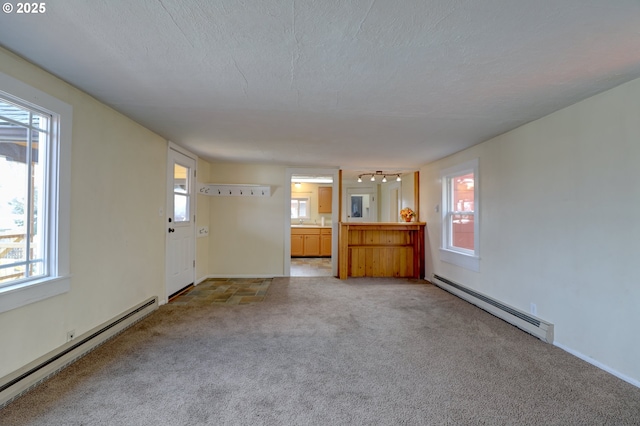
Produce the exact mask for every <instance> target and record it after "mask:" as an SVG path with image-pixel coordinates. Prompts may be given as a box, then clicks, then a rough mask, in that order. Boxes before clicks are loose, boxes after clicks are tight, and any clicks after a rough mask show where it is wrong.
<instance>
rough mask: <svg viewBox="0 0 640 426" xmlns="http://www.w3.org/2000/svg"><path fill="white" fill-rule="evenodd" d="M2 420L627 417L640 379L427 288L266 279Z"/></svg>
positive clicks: (182, 308)
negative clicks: (256, 295) (261, 290)
mask: <svg viewBox="0 0 640 426" xmlns="http://www.w3.org/2000/svg"><path fill="white" fill-rule="evenodd" d="M0 424H2V425H12V426H14V425H15V426H17V425H154V426H160V425H447V424H448V425H638V424H640V389H638V388H636V387H633V386H632V385H630V384H628V383H625V382H623V381H622V380H620V379H618V378H616V377H613V376H611V375H610V374H608V373H606V372H604V371H602V370H599V369H597V368H596V367H593V366H591V365H589V364H587V363H585V362H583V361H581V360H579V359H577V358H575V357H573V356H571V355H569V354H568V353H566V352H564V351H562V350H560V349H558V348H556V347H554V346H553V345H549V344H546V343H543V342H542V341H540V340H538V339H536V338H534V337H532V336H529V335H528V334H525V333H523V332H522V331H520V330H518V329H516V328H514V327H512V326H511V325H509V324H507V323H505V322H503V321H502V320H500V319H497V318H495V317H493V316H491V315H489V314H487V313H485V312H483V311H481V310H479V309H477V308H475V307H474V306H472V305H470V304H468V303H466V302H464V301H462V300H460V299H457V298H455V297H453V296H451V295H449V294H448V293H446V292H444V291H442V290H440V289H438V288H436V287H434V286H431V285H428V284H421V283H417V282H415V281H411V280H385V279H377V280H371V279H349V280H347V281H346V282H344V281H339V280H337V279H334V278H277V279H274V280H273V281H272V283H271V285H270V287H269V289H268V291H267V296H266V298H265V299H264V301H262V302H259V303H253V304H249V305H227V304H187V305H174V304H170V305H164V306H162V307H161V308H160V309H159V310H158V311H157V312H156V313H154V314H152V315H151V316H150V317H148V318H147V319H145V320H144V321H142V322H140V323H138V324H137V325H135V326H134V327H132V328H131V329H129V330H127V331H126V332H124V333H122V334H121V335H119V336H117V337H116V338H114V339H112V340H111V341H109V342H107V343H106V344H105V345H103V346H101V347H100V348H98V349H97V350H95V351H93V352H92V353H90V354H89V355H87V356H86V357H84V358H82V359H81V360H79V361H78V362H77V363H75V364H73V365H71V366H70V367H68V368H67V369H65V370H64V371H62V372H61V373H60V374H58V375H57V376H55V377H54V378H52V379H50V380H48V381H47V382H45V383H44V384H42V385H41V386H39V387H38V388H36V389H34V390H33V391H32V392H30V393H28V394H27V395H25V396H23V397H21V398H19V399H18V400H16V401H14V402H13V403H11V404H10V405H8V406H7V407H6V408H4V409H3V410H1V411H0Z"/></svg>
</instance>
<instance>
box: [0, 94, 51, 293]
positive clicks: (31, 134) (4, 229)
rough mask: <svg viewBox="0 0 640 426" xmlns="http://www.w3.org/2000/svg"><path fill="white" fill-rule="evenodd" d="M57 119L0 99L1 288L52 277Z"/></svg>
mask: <svg viewBox="0 0 640 426" xmlns="http://www.w3.org/2000/svg"><path fill="white" fill-rule="evenodd" d="M50 123H51V115H50V114H45V113H42V112H40V111H37V110H34V109H30V108H26V107H22V106H20V105H17V104H14V103H12V102H9V101H8V100H7V99H3V98H1V97H0V286H4V285H7V284H12V283H14V282H19V281H23V280H27V279H33V278H39V277H43V276H47V275H48V273H49V268H48V266H49V265H48V262H47V259H48V258H49V257H50V253H49V248H48V247H47V239H46V237H47V234H48V229H47V228H48V223H47V217H46V216H47V209H46V207H45V203H46V201H47V194H46V188H47V187H48V181H49V179H48V176H47V173H46V171H47V170H46V166H47V161H46V159H47V151H48V148H49V145H50V143H49V140H50V136H51V129H50Z"/></svg>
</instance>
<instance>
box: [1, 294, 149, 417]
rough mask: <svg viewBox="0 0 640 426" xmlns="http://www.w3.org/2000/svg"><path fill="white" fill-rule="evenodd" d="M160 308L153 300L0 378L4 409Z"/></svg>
mask: <svg viewBox="0 0 640 426" xmlns="http://www.w3.org/2000/svg"><path fill="white" fill-rule="evenodd" d="M156 309H158V298H157V297H152V298H150V299H148V300H146V301H144V302H142V303H140V304H138V305H136V306H134V307H133V308H131V309H129V310H127V311H125V312H123V313H122V314H120V315H118V316H116V317H115V318H113V319H112V320H110V321H107V322H106V323H104V324H101V325H99V326H98V327H96V328H94V329H92V330H89V331H88V332H86V333H84V334H83V335H82V336H78V337H76V338H74V339H73V340H71V341H69V342H67V343H65V344H64V345H62V346H61V347H59V348H57V349H54V350H53V351H51V352H49V353H48V354H46V355H44V356H42V357H40V358H38V359H36V360H35V361H33V362H31V363H29V364H27V365H26V366H24V367H22V368H21V369H19V370H18V371H15V372H13V373H11V374H9V375H7V376H5V377H3V378H1V379H0V409H2V408H3V407H4V406H5V405H7V404H9V403H10V402H11V401H13V400H14V399H16V398H18V397H19V396H20V395H22V394H24V393H25V392H27V391H29V390H30V389H32V388H33V387H35V386H37V385H38V384H40V383H42V382H43V381H45V380H46V379H48V378H49V377H51V376H53V375H54V374H56V373H57V372H58V371H60V370H62V369H63V368H65V367H66V366H68V365H69V364H71V363H72V362H74V361H76V360H77V359H79V358H80V357H82V356H84V355H86V354H87V353H89V352H91V351H92V350H93V349H95V348H96V347H98V346H99V345H101V344H102V343H104V342H106V341H107V340H109V339H110V338H112V337H114V336H115V335H116V334H118V333H120V332H122V331H124V330H125V329H127V328H129V327H131V326H132V325H133V324H135V323H137V322H138V321H140V320H141V319H143V318H144V317H146V316H147V315H149V314H150V313H152V312H153V311H155V310H156Z"/></svg>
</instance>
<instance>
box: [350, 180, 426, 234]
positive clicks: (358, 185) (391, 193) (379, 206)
mask: <svg viewBox="0 0 640 426" xmlns="http://www.w3.org/2000/svg"><path fill="white" fill-rule="evenodd" d="M363 173H367V175H366V176H362V182H358V176H360V175H361V174H363ZM396 173H398V174H400V177H401V181H397V180H396V179H395V175H396ZM417 173H418V172H393V173H390V174H393V178H392V179H391V178H389V179H387V182H382V181H381V180H382V177H383V176H384V174H382V175H380V176H378V175H377V174H376V175H375V177H376V180H375V181H373V182H372V181H371V179H370V178H371V172H356V171H344V170H343V173H342V212H340V213H341V214H340V220H341V221H343V222H401V221H402V220H401V218H400V210H402V209H403V208H405V207H410V208H411V209H412V210H413V211H415V212H417V211H418V206H417V193H418V188H417V187H416V185H417Z"/></svg>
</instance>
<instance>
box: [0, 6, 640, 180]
mask: <svg viewBox="0 0 640 426" xmlns="http://www.w3.org/2000/svg"><path fill="white" fill-rule="evenodd" d="M46 7H47V10H46V12H45V13H44V14H42V15H18V14H16V13H15V12H14V13H11V14H5V13H3V14H0V44H1V45H2V46H4V47H5V48H7V49H9V50H11V51H13V52H15V53H17V54H19V55H21V56H23V57H24V58H26V59H28V60H29V61H31V62H34V63H35V64H37V65H39V66H41V67H43V68H44V69H46V70H48V71H50V72H51V73H53V74H55V75H57V76H59V77H61V78H62V79H64V80H66V81H68V82H70V83H71V84H73V85H75V86H77V87H79V88H81V89H83V90H85V91H86V92H88V93H90V94H91V95H93V96H94V97H96V98H97V99H99V100H101V101H103V102H105V103H106V104H108V105H111V106H112V107H113V108H115V109H117V110H119V111H121V112H122V113H124V114H126V115H128V116H130V117H131V118H133V119H134V120H136V121H138V122H140V123H141V124H143V125H144V126H146V127H148V128H150V129H151V130H153V131H155V132H157V133H159V134H160V135H162V136H164V137H166V138H167V139H169V140H172V141H174V142H176V143H178V144H180V145H183V146H185V147H187V148H190V149H191V150H193V151H194V152H196V153H197V154H199V155H201V156H202V157H204V158H207V159H210V160H215V161H242V162H260V163H277V164H286V165H292V166H341V167H343V168H346V169H352V170H358V169H360V170H372V169H373V170H376V169H377V170H383V169H384V170H389V169H394V170H409V169H415V168H417V167H419V166H421V165H423V164H425V163H427V162H429V161H432V160H435V159H438V158H441V157H443V156H446V155H448V154H451V153H453V152H456V151H459V150H461V149H464V148H466V147H469V146H471V145H474V144H477V143H479V142H482V141H485V140H487V139H489V138H491V137H493V136H496V135H498V134H501V133H503V132H505V131H508V130H511V129H513V128H515V127H517V126H519V125H522V124H524V123H527V122H529V121H532V120H535V119H537V118H539V117H542V116H544V115H547V114H549V113H551V112H553V111H556V110H558V109H560V108H563V107H565V106H568V105H570V104H572V103H575V102H577V101H579V100H581V99H584V98H586V97H589V96H591V95H593V94H596V93H598V92H601V91H603V90H606V89H609V88H611V87H614V86H616V85H619V84H621V83H624V82H626V81H629V80H632V79H635V78H638V77H640V2H639V1H638V0H561V1H558V0H537V1H524V0H515V1H514V0H482V1H480V0H431V1H426V0H406V1H397V0H395V1H393V0H388V1H383V0H362V1H360V0H352V1H348V0H323V1H301V0H289V1H278V0H219V1H212V0H136V1H129V0H126V1H125V0H104V1H103V0H88V1H87V0H75V1H70V0H56V1H52V2H47V3H46Z"/></svg>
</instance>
